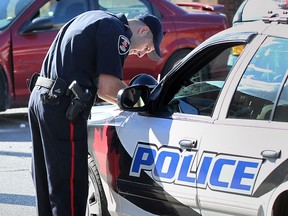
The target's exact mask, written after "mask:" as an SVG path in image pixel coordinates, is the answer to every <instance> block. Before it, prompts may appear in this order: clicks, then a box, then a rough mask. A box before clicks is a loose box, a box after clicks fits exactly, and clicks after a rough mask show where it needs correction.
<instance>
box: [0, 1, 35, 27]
mask: <svg viewBox="0 0 288 216" xmlns="http://www.w3.org/2000/svg"><path fill="white" fill-rule="evenodd" d="M32 1H34V0H1V3H0V29H1V30H2V29H4V28H5V27H7V26H8V25H9V24H10V23H11V22H12V21H13V20H14V19H15V18H17V17H18V16H19V15H20V14H21V13H22V12H23V11H24V9H25V8H26V7H27V6H28V5H29V4H30V3H31V2H32Z"/></svg>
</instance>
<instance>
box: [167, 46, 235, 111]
mask: <svg viewBox="0 0 288 216" xmlns="http://www.w3.org/2000/svg"><path fill="white" fill-rule="evenodd" d="M234 49H235V46H232V45H231V46H230V47H227V48H226V49H224V50H222V52H220V53H218V54H216V55H215V56H214V58H213V59H212V60H210V61H209V62H207V64H205V66H204V67H202V68H201V69H200V70H198V71H197V72H196V73H195V71H194V70H191V72H190V73H188V76H186V79H185V80H184V81H183V83H182V88H180V90H179V91H178V92H177V93H176V94H175V95H174V97H173V99H172V100H171V101H170V102H169V106H170V108H171V110H172V112H173V113H185V114H193V115H203V116H212V114H213V110H214V107H215V104H216V101H217V98H218V96H219V94H220V92H221V90H222V88H223V86H224V83H225V80H226V78H227V76H228V74H229V72H230V70H231V68H232V67H233V66H234V64H235V62H236V60H237V58H238V57H239V55H238V54H234V53H233V50H234Z"/></svg>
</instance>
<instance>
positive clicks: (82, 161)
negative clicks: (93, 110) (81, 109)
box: [28, 86, 88, 216]
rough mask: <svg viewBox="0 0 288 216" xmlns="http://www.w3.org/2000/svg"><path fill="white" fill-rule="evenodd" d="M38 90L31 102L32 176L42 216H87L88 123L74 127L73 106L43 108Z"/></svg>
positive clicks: (64, 102)
mask: <svg viewBox="0 0 288 216" xmlns="http://www.w3.org/2000/svg"><path fill="white" fill-rule="evenodd" d="M47 91H48V89H45V88H43V87H41V88H39V87H38V86H36V87H35V88H34V90H33V91H32V93H31V96H30V100H29V105H28V107H29V123H30V129H31V136H32V147H33V153H32V175H33V180H34V184H35V188H36V205H37V212H38V215H39V216H52V215H53V216H56V215H57V216H66V215H67V216H82V215H85V210H86V202H87V194H88V165H87V154H88V146H87V121H86V120H84V119H83V120H79V121H77V123H71V122H70V121H68V120H67V119H66V117H65V113H66V110H67V108H68V106H69V104H70V99H69V97H67V96H62V97H61V100H60V104H59V105H49V104H43V102H42V101H41V100H40V94H41V93H44V92H47Z"/></svg>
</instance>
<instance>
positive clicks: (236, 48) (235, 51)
mask: <svg viewBox="0 0 288 216" xmlns="http://www.w3.org/2000/svg"><path fill="white" fill-rule="evenodd" d="M244 47H245V46H244V45H239V46H234V47H232V50H231V54H232V55H235V56H239V55H240V54H241V53H242V51H243V49H244Z"/></svg>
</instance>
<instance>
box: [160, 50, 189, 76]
mask: <svg viewBox="0 0 288 216" xmlns="http://www.w3.org/2000/svg"><path fill="white" fill-rule="evenodd" d="M189 52H191V50H190V49H182V50H179V51H177V52H175V53H173V54H172V56H171V57H170V58H169V60H168V61H167V62H166V64H165V66H164V69H163V72H162V74H161V79H162V78H163V77H164V76H165V75H166V74H167V73H168V72H169V71H170V70H171V69H172V68H173V67H174V66H175V65H176V64H177V63H178V62H179V61H181V60H182V59H183V58H184V57H185V56H186V55H187V54H188V53H189Z"/></svg>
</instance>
